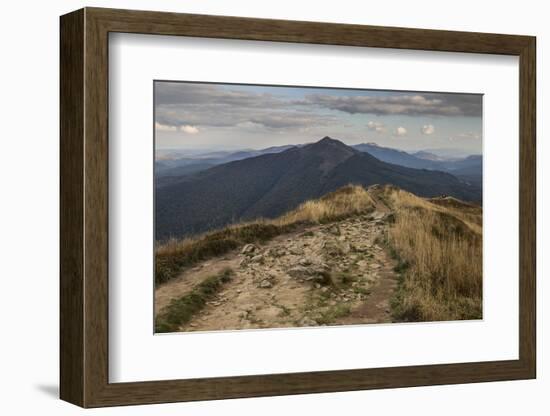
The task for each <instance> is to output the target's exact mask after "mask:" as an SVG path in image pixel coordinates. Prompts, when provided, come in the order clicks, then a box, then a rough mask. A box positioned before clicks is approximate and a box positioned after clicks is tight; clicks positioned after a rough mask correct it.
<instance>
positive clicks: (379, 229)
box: [155, 202, 397, 331]
mask: <svg viewBox="0 0 550 416" xmlns="http://www.w3.org/2000/svg"><path fill="white" fill-rule="evenodd" d="M376 209H377V210H376V211H375V212H373V213H371V214H366V215H361V216H356V217H351V218H347V219H344V220H342V221H339V222H335V223H331V224H326V225H317V226H313V227H309V228H307V229H305V230H302V231H300V232H297V233H294V234H287V235H285V236H279V237H277V238H275V239H273V240H271V241H269V242H267V243H266V244H263V245H252V244H249V245H247V246H245V247H244V248H243V249H241V250H239V251H237V252H233V253H230V254H228V255H227V256H225V257H222V258H218V259H211V260H209V261H207V262H205V263H203V264H201V265H200V266H198V267H195V268H193V269H190V270H187V271H185V272H184V273H182V274H181V275H180V276H179V277H178V278H176V279H174V280H172V281H171V282H169V283H167V284H165V285H163V286H161V287H159V288H158V289H157V290H156V292H155V308H156V311H157V312H158V311H161V310H162V309H163V308H164V307H165V306H166V305H168V303H169V302H170V300H171V299H173V298H177V297H181V296H183V295H185V294H186V293H188V292H189V291H190V290H191V289H192V288H193V286H194V285H196V284H197V283H199V282H201V281H202V280H203V279H204V278H205V277H207V276H209V275H212V274H215V273H217V272H220V271H221V270H223V269H225V268H227V267H230V268H231V269H232V270H233V271H234V277H233V279H232V280H231V281H230V282H229V283H226V284H225V285H224V286H223V288H222V289H221V290H220V292H218V294H217V296H216V297H215V298H214V299H212V300H211V301H210V302H208V303H207V305H206V307H205V308H204V309H203V310H202V311H201V312H199V313H198V314H196V315H195V316H194V318H193V319H192V320H191V321H190V322H189V323H187V324H186V325H185V326H184V327H181V328H180V330H182V331H212V330H231V329H247V328H277V327H294V326H319V325H339V324H363V323H381V322H391V313H390V300H391V297H392V295H393V292H394V290H395V288H396V286H397V275H396V273H395V272H394V271H393V268H394V266H395V264H394V261H393V260H392V259H391V257H390V256H389V254H388V253H387V252H386V250H385V249H384V248H383V247H382V246H381V245H379V244H377V241H378V240H379V239H380V238H381V237H382V234H383V233H384V231H385V230H386V228H387V227H388V224H387V217H388V214H389V212H388V210H387V208H386V207H385V205H383V204H382V203H381V202H378V203H377V207H376Z"/></svg>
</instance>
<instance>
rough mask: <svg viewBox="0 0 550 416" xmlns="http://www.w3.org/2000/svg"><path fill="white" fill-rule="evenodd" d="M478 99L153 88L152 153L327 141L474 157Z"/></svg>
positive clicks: (178, 85)
mask: <svg viewBox="0 0 550 416" xmlns="http://www.w3.org/2000/svg"><path fill="white" fill-rule="evenodd" d="M481 118H482V96H481V95H474V94H445V93H427V92H402V91H400V92H395V91H377V90H352V89H333V88H303V87H270V86H256V85H232V84H204V83H186V82H166V81H156V82H155V139H156V147H157V149H212V150H227V149H243V148H253V149H261V148H265V147H269V146H276V145H284V144H299V143H308V142H313V141H317V140H319V139H321V138H322V137H324V136H330V137H332V138H335V139H339V140H342V141H343V142H345V143H347V144H357V143H365V142H374V143H378V144H379V145H381V146H388V147H394V148H399V149H404V150H421V149H461V150H463V151H464V152H465V153H477V154H480V153H481V134H482V122H481Z"/></svg>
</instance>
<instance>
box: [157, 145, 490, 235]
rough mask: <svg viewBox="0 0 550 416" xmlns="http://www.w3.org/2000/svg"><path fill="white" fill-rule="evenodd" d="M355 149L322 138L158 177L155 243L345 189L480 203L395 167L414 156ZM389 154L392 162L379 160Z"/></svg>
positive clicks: (472, 191) (436, 175)
mask: <svg viewBox="0 0 550 416" xmlns="http://www.w3.org/2000/svg"><path fill="white" fill-rule="evenodd" d="M358 146H362V147H360V148H358ZM358 146H355V147H351V146H347V145H345V144H344V143H342V142H340V141H338V140H334V139H331V138H330V137H325V138H323V139H321V140H320V141H318V142H316V143H311V144H307V145H303V146H288V147H286V149H281V148H275V151H273V148H271V150H270V151H266V150H264V151H263V152H262V151H259V152H260V154H259V155H254V154H252V155H248V156H245V157H244V158H240V159H239V160H232V161H228V162H225V163H218V164H216V165H215V166H212V167H209V168H207V169H206V170H202V171H197V172H195V173H193V174H183V175H181V176H177V175H167V176H164V177H161V178H159V181H158V182H157V189H156V198H155V201H156V209H155V215H156V239H157V240H165V239H167V238H169V237H182V236H185V235H192V234H197V233H201V232H204V231H207V230H212V229H216V228H220V227H223V226H225V225H227V224H230V223H233V222H238V221H243V220H249V219H254V218H258V217H267V218H273V217H276V216H279V215H281V214H283V213H285V212H287V211H289V210H290V209H293V208H295V207H296V206H298V205H299V204H300V203H302V202H304V201H306V200H309V199H314V198H318V197H320V196H322V195H324V194H326V193H328V192H331V191H334V190H336V189H338V188H340V187H342V186H344V185H347V184H349V183H354V184H360V185H364V186H369V185H373V184H393V185H396V186H398V187H400V188H402V189H405V190H407V191H410V192H413V193H415V194H417V195H419V196H425V197H434V196H440V195H451V196H454V197H456V198H459V199H462V200H467V201H480V200H481V188H480V187H479V186H477V185H475V184H471V183H468V182H466V181H464V180H461V179H459V178H457V177H456V176H454V175H451V174H449V173H447V172H443V171H438V170H428V169H417V168H411V167H408V166H406V165H403V164H402V163H403V162H402V161H403V160H405V159H406V160H408V161H410V162H411V163H416V162H412V160H413V159H411V158H415V159H418V160H422V159H420V158H418V157H415V156H412V155H409V154H407V153H405V152H400V153H404V155H401V157H402V159H398V158H397V154H396V153H392V152H387V151H385V150H383V149H385V148H380V147H378V146H377V148H378V156H376V155H373V154H371V152H367V151H365V150H362V149H367V148H368V147H365V146H370V145H358ZM381 149H382V150H381ZM389 150H392V151H393V152H399V151H396V150H394V149H389ZM373 153H374V152H373ZM407 155H408V156H410V157H408V156H407ZM241 156H242V155H241ZM390 156H391V157H393V159H392V160H393V161H394V162H392V163H388V162H387V161H384V160H383V158H386V159H387V158H389V157H390ZM228 157H234V156H228ZM239 157H240V156H239ZM200 160H201V162H202V163H205V159H200ZM206 160H208V159H206ZM398 161H400V162H401V164H398V163H396V162H398ZM424 161H425V162H426V163H428V162H435V161H429V160H426V159H424ZM206 163H208V162H206ZM188 166H191V165H188ZM464 167H465V168H467V166H464ZM157 172H158V167H157Z"/></svg>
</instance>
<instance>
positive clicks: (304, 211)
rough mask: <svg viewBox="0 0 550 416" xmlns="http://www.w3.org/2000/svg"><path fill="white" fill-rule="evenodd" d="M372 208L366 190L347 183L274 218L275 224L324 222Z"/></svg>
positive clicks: (371, 201)
mask: <svg viewBox="0 0 550 416" xmlns="http://www.w3.org/2000/svg"><path fill="white" fill-rule="evenodd" d="M373 208H374V201H373V200H372V197H371V196H370V195H369V193H368V192H367V190H366V189H365V188H363V187H362V186H359V185H348V186H345V187H343V188H340V189H339V190H337V191H334V192H331V193H329V194H327V195H325V196H323V197H322V198H320V199H316V200H311V201H306V202H304V203H303V204H301V205H300V206H299V207H298V208H296V209H295V210H293V211H290V212H289V213H287V214H285V215H283V216H282V217H279V218H278V219H276V220H274V222H275V223H276V224H279V225H288V224H294V223H304V222H307V223H324V222H329V221H335V220H337V219H340V218H345V217H348V216H350V215H355V214H360V213H365V212H368V211H370V210H372V209H373Z"/></svg>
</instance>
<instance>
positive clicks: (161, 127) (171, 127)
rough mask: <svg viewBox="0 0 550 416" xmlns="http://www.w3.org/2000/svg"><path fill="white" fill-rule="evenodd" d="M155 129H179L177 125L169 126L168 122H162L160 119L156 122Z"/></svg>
mask: <svg viewBox="0 0 550 416" xmlns="http://www.w3.org/2000/svg"><path fill="white" fill-rule="evenodd" d="M155 130H158V131H177V128H176V126H169V125H167V124H161V123H159V122H158V121H157V122H156V123H155Z"/></svg>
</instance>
